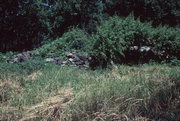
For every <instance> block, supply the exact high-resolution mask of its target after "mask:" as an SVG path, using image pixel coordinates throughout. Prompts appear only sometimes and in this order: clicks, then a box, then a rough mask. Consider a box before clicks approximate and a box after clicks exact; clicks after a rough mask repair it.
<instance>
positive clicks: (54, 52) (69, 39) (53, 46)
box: [34, 28, 93, 57]
mask: <svg viewBox="0 0 180 121" xmlns="http://www.w3.org/2000/svg"><path fill="white" fill-rule="evenodd" d="M92 44H93V42H92V41H90V40H89V35H88V34H87V33H86V32H85V31H84V30H82V29H79V28H71V29H69V31H67V32H66V33H64V34H63V36H62V37H60V38H58V39H56V40H55V41H53V42H51V43H49V44H45V45H44V46H42V47H41V48H40V49H37V50H35V51H34V52H35V54H36V55H40V56H42V57H63V56H64V52H65V51H72V50H75V51H81V52H88V51H89V50H90V48H91V47H92Z"/></svg>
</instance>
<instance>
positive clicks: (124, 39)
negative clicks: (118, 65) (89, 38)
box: [91, 16, 150, 65]
mask: <svg viewBox="0 0 180 121" xmlns="http://www.w3.org/2000/svg"><path fill="white" fill-rule="evenodd" d="M149 27H150V24H147V23H144V24H143V23H141V22H140V21H139V20H135V19H134V17H132V16H129V17H127V18H126V19H120V18H119V17H117V16H115V17H111V18H110V19H109V20H107V21H105V22H104V23H102V24H101V25H100V26H98V28H97V32H96V33H95V34H94V36H93V39H95V44H94V46H93V52H92V53H91V55H92V57H93V59H94V60H96V61H97V62H99V63H102V64H105V65H106V64H107V62H109V61H110V60H113V61H118V62H119V61H124V60H125V56H126V55H125V52H126V51H127V50H128V49H129V47H130V46H135V45H136V46H143V45H144V46H145V45H147V44H148V42H147V38H148V28H149Z"/></svg>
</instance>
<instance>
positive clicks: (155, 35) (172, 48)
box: [149, 26, 180, 60]
mask: <svg viewBox="0 0 180 121" xmlns="http://www.w3.org/2000/svg"><path fill="white" fill-rule="evenodd" d="M179 33H180V29H179V28H170V27H168V26H159V27H157V28H155V29H151V31H150V33H149V36H150V39H152V40H153V41H154V42H153V43H154V47H155V49H156V50H157V51H158V52H157V53H158V56H159V58H161V60H171V59H172V58H173V57H176V58H177V59H180V56H179V54H180V34H179Z"/></svg>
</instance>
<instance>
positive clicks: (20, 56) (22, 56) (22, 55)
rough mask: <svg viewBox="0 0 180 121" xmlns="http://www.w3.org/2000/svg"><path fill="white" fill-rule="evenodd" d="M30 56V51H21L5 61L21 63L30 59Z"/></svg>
mask: <svg viewBox="0 0 180 121" xmlns="http://www.w3.org/2000/svg"><path fill="white" fill-rule="evenodd" d="M31 57H32V52H30V51H27V52H23V53H19V54H17V55H14V56H13V57H12V58H10V59H8V60H7V62H9V63H21V62H24V61H28V60H30V59H31Z"/></svg>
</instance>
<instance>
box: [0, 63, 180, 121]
mask: <svg viewBox="0 0 180 121" xmlns="http://www.w3.org/2000/svg"><path fill="white" fill-rule="evenodd" d="M24 65H26V66H24ZM37 65H39V64H33V63H31V64H27V63H24V64H22V65H14V64H6V63H1V64H0V66H1V68H0V69H1V70H0V72H1V73H0V80H1V83H0V86H1V91H0V101H1V108H0V113H1V119H2V120H20V119H21V120H30V119H31V120H35V119H36V120H55V119H61V120H78V121H79V120H93V119H94V120H107V121H108V120H115V119H116V120H127V119H128V120H140V119H144V120H151V119H152V120H178V119H179V118H180V117H179V115H178V114H179V113H180V112H179V110H178V109H179V108H178V107H179V105H180V102H179V100H180V97H179V95H180V90H179V85H180V82H179V80H180V76H179V73H180V72H179V70H180V69H179V67H175V66H167V65H144V66H141V67H140V66H137V67H129V66H123V65H121V66H117V67H113V68H112V69H107V70H104V71H100V70H96V71H90V70H76V69H74V68H69V67H59V66H57V65H53V64H46V65H43V68H42V67H41V68H39V66H37ZM24 67H26V68H24ZM2 69H3V70H2ZM35 91H36V92H35Z"/></svg>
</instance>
